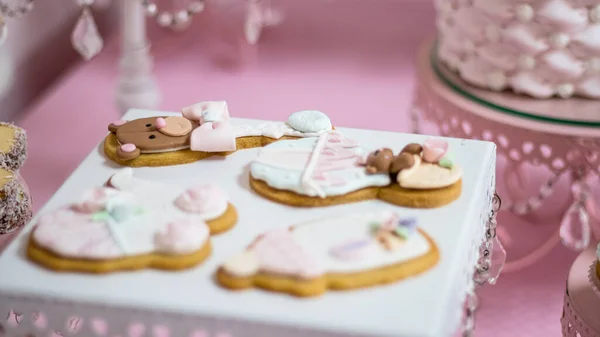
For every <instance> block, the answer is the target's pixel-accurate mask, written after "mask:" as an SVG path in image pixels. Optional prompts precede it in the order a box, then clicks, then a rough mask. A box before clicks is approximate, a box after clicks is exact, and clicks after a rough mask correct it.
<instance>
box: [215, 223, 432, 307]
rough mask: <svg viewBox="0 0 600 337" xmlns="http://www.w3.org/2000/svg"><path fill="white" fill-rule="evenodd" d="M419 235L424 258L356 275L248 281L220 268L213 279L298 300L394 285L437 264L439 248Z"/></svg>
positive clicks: (272, 276)
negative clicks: (424, 242) (425, 248)
mask: <svg viewBox="0 0 600 337" xmlns="http://www.w3.org/2000/svg"><path fill="white" fill-rule="evenodd" d="M419 232H420V233H421V235H423V236H424V237H425V239H426V240H427V242H428V243H429V245H430V250H429V251H428V252H427V253H426V254H424V255H422V256H419V257H417V258H414V259H411V260H408V261H403V262H400V263H396V264H393V265H389V266H385V267H381V268H375V269H371V270H365V271H361V272H357V273H327V274H325V275H324V276H323V277H319V278H315V279H311V280H300V279H298V278H294V277H288V276H281V275H275V274H269V273H259V274H257V275H254V276H251V277H236V276H233V275H231V274H229V273H228V272H226V271H225V270H224V269H223V268H222V267H221V268H219V269H218V270H217V273H216V279H217V281H218V283H219V284H220V285H221V286H222V287H224V288H227V289H230V290H243V289H248V288H252V287H256V288H260V289H264V290H268V291H273V292H280V293H286V294H289V295H293V296H298V297H311V296H319V295H322V294H324V293H325V292H326V291H327V290H352V289H358V288H366V287H372V286H378V285H383V284H388V283H392V282H397V281H401V280H403V279H406V278H409V277H415V276H418V275H419V274H422V273H424V272H426V271H428V270H430V269H431V268H433V267H435V266H436V265H437V263H438V262H439V260H440V252H439V248H438V247H437V245H436V244H435V242H434V241H433V239H432V238H431V236H429V234H427V233H426V232H425V231H423V230H421V229H419Z"/></svg>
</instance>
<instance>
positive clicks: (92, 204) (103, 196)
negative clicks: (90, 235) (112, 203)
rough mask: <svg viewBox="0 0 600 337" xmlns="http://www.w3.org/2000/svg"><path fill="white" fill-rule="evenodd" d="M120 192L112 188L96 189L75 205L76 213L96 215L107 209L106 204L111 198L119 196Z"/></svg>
mask: <svg viewBox="0 0 600 337" xmlns="http://www.w3.org/2000/svg"><path fill="white" fill-rule="evenodd" d="M118 193H119V191H118V190H116V189H114V188H110V187H96V188H93V189H90V190H88V191H86V192H85V193H84V194H83V197H82V200H81V201H80V202H78V203H75V204H74V205H73V208H74V209H75V210H76V211H79V212H82V213H95V212H99V211H102V210H104V209H105V208H106V203H107V202H108V200H110V198H112V197H114V196H115V195H116V194H118Z"/></svg>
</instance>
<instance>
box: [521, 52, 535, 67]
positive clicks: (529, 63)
mask: <svg viewBox="0 0 600 337" xmlns="http://www.w3.org/2000/svg"><path fill="white" fill-rule="evenodd" d="M517 63H518V65H519V69H521V70H531V69H533V68H535V59H534V58H533V57H531V56H529V55H521V56H519V60H518V62H517Z"/></svg>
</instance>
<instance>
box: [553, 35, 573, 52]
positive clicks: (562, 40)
mask: <svg viewBox="0 0 600 337" xmlns="http://www.w3.org/2000/svg"><path fill="white" fill-rule="evenodd" d="M549 40H550V44H551V45H552V46H553V47H554V48H558V49H563V48H566V47H567V45H568V44H569V42H570V41H571V38H569V35H567V34H565V33H556V34H554V35H552V36H550V39H549Z"/></svg>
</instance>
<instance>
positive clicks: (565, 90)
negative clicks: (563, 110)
mask: <svg viewBox="0 0 600 337" xmlns="http://www.w3.org/2000/svg"><path fill="white" fill-rule="evenodd" d="M557 92H558V95H559V96H560V97H562V98H569V97H571V96H573V93H574V92H575V87H574V86H573V85H572V84H570V83H564V84H561V85H559V86H558V89H557Z"/></svg>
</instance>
